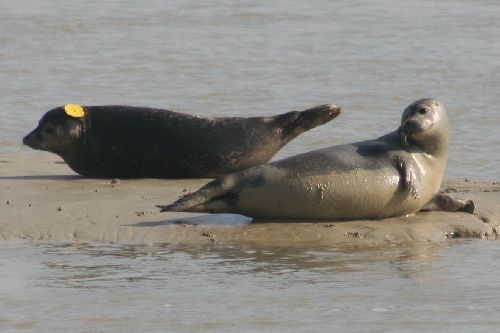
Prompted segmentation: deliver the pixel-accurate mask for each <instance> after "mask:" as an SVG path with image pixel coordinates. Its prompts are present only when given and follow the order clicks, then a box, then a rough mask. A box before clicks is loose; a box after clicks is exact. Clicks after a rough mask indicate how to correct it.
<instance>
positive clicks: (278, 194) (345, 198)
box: [237, 168, 428, 220]
mask: <svg viewBox="0 0 500 333" xmlns="http://www.w3.org/2000/svg"><path fill="white" fill-rule="evenodd" d="M398 184H399V175H398V173H397V171H395V170H394V168H383V169H378V170H365V169H354V170H351V171H348V172H346V171H342V172H338V171H334V172H332V173H330V174H326V175H311V176H297V177H291V178H290V177H286V178H281V179H275V180H269V179H268V180H267V181H266V182H265V183H263V184H260V185H258V186H255V187H247V188H245V189H244V190H242V191H241V192H240V195H239V198H238V201H237V206H238V211H239V212H240V213H242V214H245V213H246V214H248V215H250V216H254V217H257V218H258V217H267V218H274V219H324V220H333V219H362V218H382V217H389V216H398V215H404V214H410V213H415V212H417V211H418V210H420V208H421V207H422V206H423V205H424V204H425V203H426V202H423V201H425V200H428V199H427V198H421V199H419V200H415V199H413V198H411V196H410V195H409V192H407V191H404V190H401V189H400V188H399V185H398Z"/></svg>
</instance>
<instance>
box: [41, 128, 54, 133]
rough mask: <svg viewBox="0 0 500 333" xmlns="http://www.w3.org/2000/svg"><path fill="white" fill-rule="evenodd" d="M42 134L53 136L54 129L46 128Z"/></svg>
mask: <svg viewBox="0 0 500 333" xmlns="http://www.w3.org/2000/svg"><path fill="white" fill-rule="evenodd" d="M43 132H44V133H47V134H54V129H53V128H52V127H47V128H44V129H43Z"/></svg>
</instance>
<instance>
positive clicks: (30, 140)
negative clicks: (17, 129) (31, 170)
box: [23, 132, 33, 148]
mask: <svg viewBox="0 0 500 333" xmlns="http://www.w3.org/2000/svg"><path fill="white" fill-rule="evenodd" d="M23 145H26V146H28V147H31V148H33V132H31V133H29V134H28V135H26V136H25V137H24V138H23Z"/></svg>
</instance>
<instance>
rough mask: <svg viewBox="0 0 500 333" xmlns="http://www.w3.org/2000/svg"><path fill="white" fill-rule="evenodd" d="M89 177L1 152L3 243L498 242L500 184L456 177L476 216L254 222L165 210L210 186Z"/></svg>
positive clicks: (39, 156)
mask: <svg viewBox="0 0 500 333" xmlns="http://www.w3.org/2000/svg"><path fill="white" fill-rule="evenodd" d="M208 181H209V179H201V180H160V179H137V180H115V181H112V180H111V179H86V178H82V177H80V176H78V175H76V174H75V173H74V172H73V171H72V170H71V169H69V167H68V166H67V165H66V164H65V163H64V162H63V161H62V160H61V159H60V158H59V157H57V156H56V155H53V154H50V153H44V152H16V153H0V200H1V201H0V239H3V240H28V241H43V242H44V241H49V242H120V243H179V244H203V243H218V244H253V245H272V246H290V245H308V244H311V245H313V244H314V245H327V246H328V245H338V244H353V243H354V244H355V243H371V244H373V243H375V244H377V243H378V244H380V243H403V242H422V241H436V242H437V241H446V240H447V239H452V238H483V239H498V238H499V237H498V233H499V232H500V226H499V224H500V223H499V221H500V182H492V181H480V180H465V179H461V180H459V179H452V180H446V181H445V182H444V184H443V186H442V189H443V190H445V191H446V192H448V193H450V195H452V196H453V197H456V198H459V199H466V198H470V199H472V200H474V201H475V203H476V204H477V205H478V206H479V209H478V212H477V213H476V214H473V215H472V214H467V213H446V212H426V213H418V214H416V215H413V216H407V217H400V218H391V219H383V220H371V221H362V220H360V221H347V222H338V221H335V222H319V223H318V222H315V223H313V222H294V223H270V222H269V223H266V222H259V223H252V222H251V220H250V219H249V218H246V217H243V216H238V215H229V214H223V215H221V214H219V215H207V214H190V213H159V210H158V209H157V208H156V207H155V205H156V204H166V203H170V202H172V201H174V200H175V199H177V197H179V196H181V195H183V194H186V192H192V191H195V190H196V189H198V188H199V187H200V186H202V185H204V184H205V183H206V182H208Z"/></svg>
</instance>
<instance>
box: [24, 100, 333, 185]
mask: <svg viewBox="0 0 500 333" xmlns="http://www.w3.org/2000/svg"><path fill="white" fill-rule="evenodd" d="M340 112H341V110H340V108H339V107H337V106H334V105H330V104H327V105H321V106H317V107H314V108H311V109H308V110H305V111H302V112H298V111H292V112H288V113H285V114H281V115H276V116H272V117H252V118H238V117H225V118H205V117H197V116H192V115H188V114H181V113H176V112H173V111H168V110H163V109H153V108H143V107H131V106H81V105H77V104H67V105H65V106H64V107H58V108H55V109H53V110H50V111H48V112H47V113H46V114H45V115H44V116H43V117H42V118H41V120H40V121H39V124H38V127H37V128H35V129H34V130H33V131H32V132H31V133H29V134H28V135H27V136H26V137H24V139H23V143H24V144H25V145H27V146H29V147H31V148H34V149H38V150H45V151H49V152H52V153H55V154H57V155H59V156H61V157H62V158H63V159H64V161H65V162H66V163H67V164H68V165H69V167H71V168H72V169H73V170H74V171H75V172H77V173H78V174H80V175H83V176H86V177H107V178H144V177H151V178H204V177H217V176H222V175H225V174H228V173H232V172H237V171H240V170H244V169H247V168H250V167H252V166H256V165H259V164H262V163H266V162H268V161H269V160H270V159H271V158H272V157H273V156H274V155H275V154H276V152H278V150H279V149H280V148H281V147H283V146H284V145H285V144H287V143H288V142H289V141H291V140H292V139H294V138H295V137H297V136H298V135H300V134H301V133H303V132H305V131H307V130H309V129H312V128H314V127H316V126H319V125H321V124H324V123H326V122H329V121H330V120H332V119H334V118H335V117H336V116H338V115H339V114H340Z"/></svg>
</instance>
